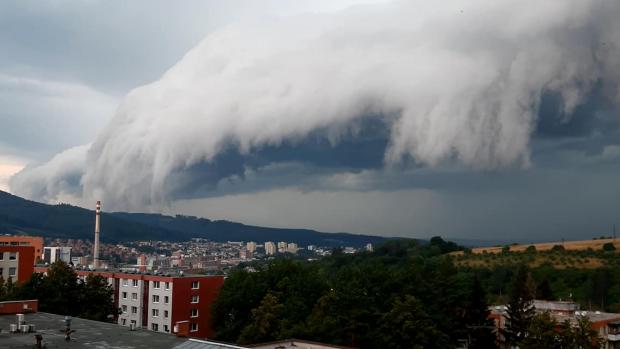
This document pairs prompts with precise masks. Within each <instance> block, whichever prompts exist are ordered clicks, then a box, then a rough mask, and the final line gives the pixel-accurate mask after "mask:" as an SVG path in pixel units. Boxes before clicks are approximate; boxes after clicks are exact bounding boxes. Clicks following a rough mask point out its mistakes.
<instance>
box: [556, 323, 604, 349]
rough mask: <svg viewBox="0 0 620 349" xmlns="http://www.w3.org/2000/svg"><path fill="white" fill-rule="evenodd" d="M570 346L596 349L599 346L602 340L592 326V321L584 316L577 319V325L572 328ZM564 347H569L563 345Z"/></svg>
mask: <svg viewBox="0 0 620 349" xmlns="http://www.w3.org/2000/svg"><path fill="white" fill-rule="evenodd" d="M571 337H572V339H573V341H574V342H573V343H572V345H573V346H572V348H581V349H598V348H601V346H602V344H603V341H602V338H600V337H599V335H598V332H597V331H595V330H594V329H593V328H592V322H590V319H588V317H586V316H581V317H579V318H578V319H577V326H575V327H573V328H572V336H571ZM564 348H569V346H565V347H564Z"/></svg>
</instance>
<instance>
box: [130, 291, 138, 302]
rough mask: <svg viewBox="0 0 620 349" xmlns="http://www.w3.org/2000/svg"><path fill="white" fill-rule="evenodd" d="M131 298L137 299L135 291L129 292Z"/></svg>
mask: <svg viewBox="0 0 620 349" xmlns="http://www.w3.org/2000/svg"><path fill="white" fill-rule="evenodd" d="M131 299H133V300H136V299H138V294H137V293H135V292H134V293H132V294H131Z"/></svg>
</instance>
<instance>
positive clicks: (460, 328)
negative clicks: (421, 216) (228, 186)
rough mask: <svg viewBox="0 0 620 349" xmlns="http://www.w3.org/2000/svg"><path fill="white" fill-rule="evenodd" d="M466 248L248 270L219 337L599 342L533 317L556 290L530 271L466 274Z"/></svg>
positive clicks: (224, 299)
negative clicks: (462, 254)
mask: <svg viewBox="0 0 620 349" xmlns="http://www.w3.org/2000/svg"><path fill="white" fill-rule="evenodd" d="M458 249H460V247H459V246H457V245H456V244H453V243H450V242H447V241H444V240H443V239H441V238H433V239H431V241H430V243H429V244H425V245H422V244H419V243H417V242H415V241H409V240H400V241H398V240H397V241H389V242H387V243H385V244H384V245H382V246H379V247H378V248H377V249H376V250H375V252H372V253H370V252H365V253H358V254H353V255H348V254H342V253H339V252H337V251H336V253H334V254H333V255H332V256H330V257H326V258H323V259H321V260H318V261H312V262H309V261H299V260H293V259H290V258H280V259H276V260H274V261H272V262H270V263H267V264H256V265H253V266H252V268H240V269H238V270H235V271H234V272H232V273H231V274H230V275H229V277H228V278H227V280H226V282H225V284H224V286H223V288H222V290H221V292H220V295H219V297H218V299H217V300H216V302H215V304H214V307H213V325H214V328H215V330H216V339H219V340H223V341H228V342H236V343H239V344H248V343H258V342H266V341H271V340H278V339H285V338H293V337H294V338H301V339H307V340H314V341H320V342H325V343H331V344H336V345H345V346H351V347H359V348H450V347H456V346H457V345H459V344H462V342H464V341H465V342H468V343H469V348H494V347H496V346H497V345H498V338H502V339H505V341H506V342H507V343H511V344H513V345H518V346H520V347H521V348H547V347H549V348H556V347H557V348H594V347H595V346H585V344H584V343H591V344H592V345H596V344H597V343H598V342H597V341H598V340H599V339H598V338H597V334H596V332H595V331H592V329H591V323H589V321H588V320H587V318H584V319H582V320H581V322H580V323H579V324H577V325H578V326H574V325H569V324H564V323H562V324H557V323H555V322H554V320H553V318H552V317H551V316H549V314H539V315H536V314H535V313H534V312H533V309H532V301H533V299H534V298H536V296H537V294H538V293H540V292H547V293H552V292H553V291H552V290H551V286H550V283H549V281H548V279H546V281H545V280H543V279H536V278H535V276H536V273H534V270H531V269H529V268H527V267H526V266H525V265H523V266H521V267H518V268H514V269H512V270H511V272H510V274H509V275H507V274H505V273H504V271H500V272H499V274H498V273H496V271H495V270H490V269H484V268H478V269H476V268H471V267H466V268H465V267H459V266H457V264H455V263H454V258H452V257H450V256H449V255H447V253H449V252H452V251H455V250H458ZM498 277H499V278H500V279H501V284H502V286H501V287H505V288H504V289H503V291H504V294H502V295H501V297H500V298H502V299H503V300H505V301H506V303H507V315H506V316H507V324H508V326H507V327H506V328H505V329H504V330H503V331H502V332H501V333H497V332H496V330H495V326H494V322H493V321H492V320H489V300H493V299H497V298H498V295H497V294H495V293H494V291H495V290H494V289H493V286H494V279H495V278H498ZM504 279H505V280H504ZM504 281H507V282H506V283H505V282H504ZM550 343H552V344H553V345H555V346H546V345H550Z"/></svg>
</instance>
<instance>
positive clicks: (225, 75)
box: [0, 0, 620, 241]
mask: <svg viewBox="0 0 620 349" xmlns="http://www.w3.org/2000/svg"><path fill="white" fill-rule="evenodd" d="M530 2H531V4H528V3H530ZM533 6H534V7H535V8H536V9H537V11H531V8H532V7H533ZM618 15H620V4H618V3H617V2H616V1H614V0H608V1H606V0H549V1H546V2H544V3H543V4H541V3H540V2H538V1H534V0H531V1H529V0H528V1H516V0H509V1H502V2H497V1H491V0H476V1H471V0H467V1H466V0H454V1H446V2H442V3H441V4H436V3H435V4H434V3H433V2H428V1H422V0H416V1H403V2H400V1H387V0H386V1H378V0H374V1H373V0H366V1H362V0H358V1H355V0H342V1H334V0H330V1H316V0H314V1H276V0H270V1H260V2H258V1H250V0H246V1H242V0H226V1H184V2H172V1H131V2H128V1H95V0H91V1H62V0H58V1H47V2H34V1H5V2H2V4H1V5H0V45H1V47H2V52H3V54H2V55H0V105H1V106H2V107H1V108H0V125H1V127H0V190H9V191H10V192H12V193H15V194H16V195H20V196H24V197H27V198H31V199H34V200H38V201H43V202H51V203H55V202H70V203H73V204H77V205H81V206H92V202H94V200H96V199H102V200H103V205H104V209H108V210H129V211H146V212H164V213H184V214H193V215H197V216H203V217H208V218H213V219H229V220H235V221H240V222H244V223H249V224H258V225H266V226H278V227H304V228H313V229H318V230H322V231H328V232H329V231H348V232H356V233H369V234H379V235H391V236H408V237H419V238H427V237H430V236H433V235H442V236H445V237H449V238H461V239H489V240H506V241H540V240H555V239H561V238H566V239H572V238H591V237H593V236H600V235H603V234H606V235H609V234H611V232H610V231H611V227H612V226H613V224H614V223H618V224H620V220H619V219H618V218H620V217H619V216H620V214H619V213H620V209H619V207H620V185H619V183H618V178H620V177H619V175H620V137H619V136H620V134H619V132H620V128H619V123H620V113H619V108H618V102H620V89H619V88H618V86H619V81H620V51H619V50H620V24H618V21H617V20H616V18H617V16H618Z"/></svg>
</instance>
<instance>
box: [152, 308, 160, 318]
mask: <svg viewBox="0 0 620 349" xmlns="http://www.w3.org/2000/svg"><path fill="white" fill-rule="evenodd" d="M151 313H152V314H153V316H155V317H157V316H159V309H153V310H152V311H151Z"/></svg>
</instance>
